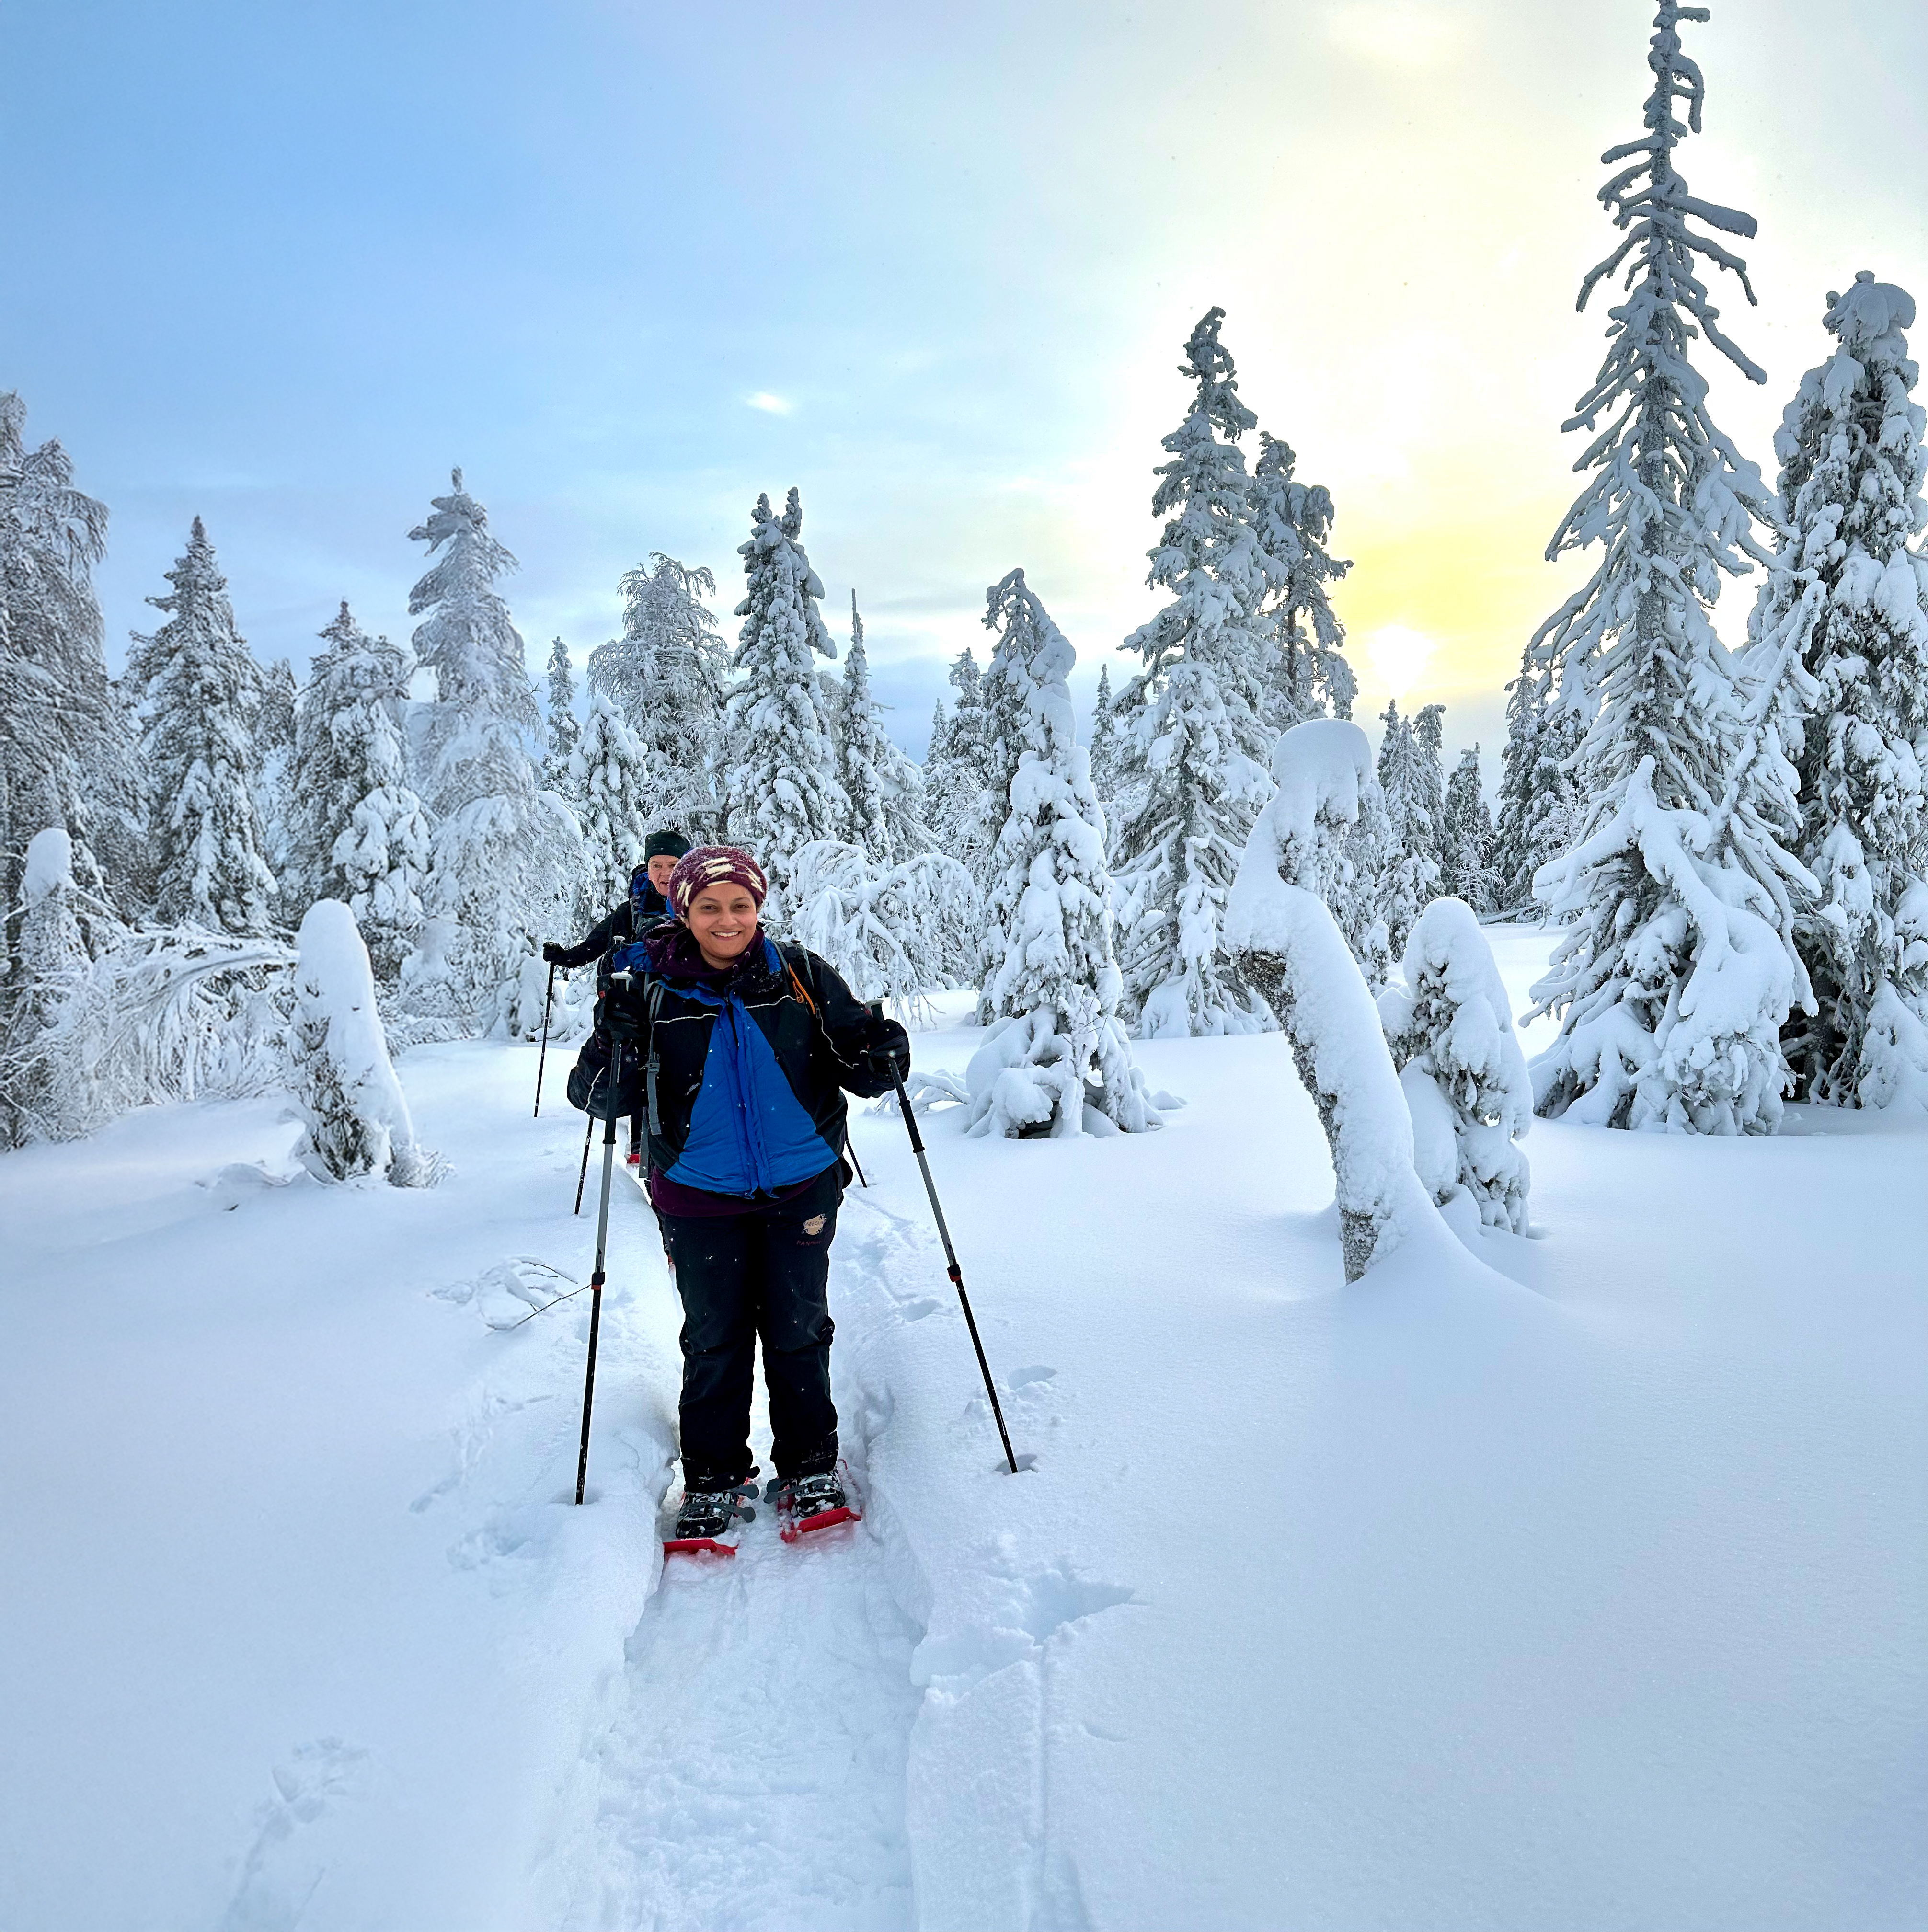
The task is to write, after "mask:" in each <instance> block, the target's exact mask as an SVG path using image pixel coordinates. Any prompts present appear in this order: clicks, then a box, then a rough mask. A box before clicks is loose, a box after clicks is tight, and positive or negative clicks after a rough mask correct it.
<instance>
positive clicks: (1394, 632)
mask: <svg viewBox="0 0 1928 1932" xmlns="http://www.w3.org/2000/svg"><path fill="white" fill-rule="evenodd" d="M1432 653H1433V641H1432V639H1431V638H1430V637H1428V636H1427V635H1426V633H1425V632H1424V631H1415V630H1414V629H1413V628H1411V625H1406V624H1382V625H1381V626H1380V627H1379V628H1378V630H1376V631H1374V632H1373V633H1372V635H1371V637H1369V638H1367V640H1366V655H1367V656H1368V657H1369V658H1371V659H1372V669H1373V670H1374V672H1375V674H1376V675H1377V676H1378V679H1379V682H1381V684H1382V685H1384V686H1385V688H1386V689H1387V691H1388V692H1390V694H1391V695H1392V696H1393V697H1405V694H1406V693H1407V692H1408V691H1410V690H1411V688H1413V686H1414V685H1416V684H1417V683H1418V682H1419V681H1420V678H1421V676H1423V675H1424V673H1425V671H1426V665H1427V664H1428V662H1429V661H1430V659H1431V658H1432Z"/></svg>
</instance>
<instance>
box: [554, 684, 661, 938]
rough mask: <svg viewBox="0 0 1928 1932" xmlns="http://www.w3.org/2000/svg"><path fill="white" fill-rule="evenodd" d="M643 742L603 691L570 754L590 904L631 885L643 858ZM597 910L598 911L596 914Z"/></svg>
mask: <svg viewBox="0 0 1928 1932" xmlns="http://www.w3.org/2000/svg"><path fill="white" fill-rule="evenodd" d="M646 780H647V764H646V755H645V754H644V751H643V747H642V746H641V745H640V744H639V743H638V742H637V739H636V736H635V733H634V732H632V731H631V730H630V728H629V727H628V725H627V724H625V723H624V722H623V720H622V716H621V715H620V714H619V712H617V710H616V706H614V705H613V703H611V702H610V700H609V699H608V697H606V696H605V695H604V694H603V693H602V692H601V691H598V692H597V693H596V694H595V696H594V697H592V698H591V699H590V700H589V721H588V723H587V724H585V725H584V726H583V733H582V736H581V737H580V739H578V740H577V745H576V748H575V749H574V751H572V752H571V754H570V757H569V769H568V777H567V780H566V783H565V795H566V796H567V797H568V799H569V801H570V802H571V804H572V805H574V807H575V809H576V817H577V820H579V821H580V823H581V826H582V828H583V864H584V868H585V873H586V877H585V880H584V889H585V890H586V892H587V894H588V902H589V906H591V907H599V908H603V909H607V907H610V906H611V905H613V904H615V903H616V901H617V900H619V899H620V898H622V896H623V895H624V894H625V892H628V889H629V880H630V877H631V874H633V873H634V871H635V869H636V868H637V866H638V865H641V864H642V862H643V838H644V836H645V834H644V832H643V824H644V822H645V820H646V818H647V817H648V813H649V799H648V797H647V796H646V793H645V790H644V786H645V784H646ZM598 916H600V913H598Z"/></svg>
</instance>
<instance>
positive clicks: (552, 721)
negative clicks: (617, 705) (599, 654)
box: [542, 637, 582, 791]
mask: <svg viewBox="0 0 1928 1932" xmlns="http://www.w3.org/2000/svg"><path fill="white" fill-rule="evenodd" d="M548 683H549V707H548V709H549V736H548V748H549V755H548V756H547V757H546V758H544V760H543V761H542V781H543V783H544V784H546V785H547V787H549V789H550V790H551V791H562V790H565V789H566V788H567V787H568V773H569V754H570V753H571V751H574V749H575V748H576V740H577V738H579V737H580V736H581V735H582V727H581V726H580V724H578V723H577V721H576V673H575V670H574V667H572V666H571V664H570V662H569V647H568V645H567V644H565V643H563V641H562V639H561V638H560V637H557V638H555V639H553V640H552V641H551V643H550V646H549V673H548Z"/></svg>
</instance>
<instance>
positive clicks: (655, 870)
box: [649, 852, 676, 898]
mask: <svg viewBox="0 0 1928 1932" xmlns="http://www.w3.org/2000/svg"><path fill="white" fill-rule="evenodd" d="M675 870H676V857H675V855H674V854H673V853H669V852H658V853H657V854H656V856H655V858H653V859H651V860H650V861H649V883H650V884H652V886H655V888H656V889H657V891H658V892H661V894H662V895H663V896H664V898H667V897H668V896H669V892H670V874H671V873H672V872H673V871H675Z"/></svg>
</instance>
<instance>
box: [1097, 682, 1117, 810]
mask: <svg viewBox="0 0 1928 1932" xmlns="http://www.w3.org/2000/svg"><path fill="white" fill-rule="evenodd" d="M1115 709H1116V707H1115V706H1114V703H1113V702H1112V698H1111V666H1110V665H1109V664H1100V665H1099V667H1098V695H1097V697H1096V699H1095V700H1093V703H1092V706H1091V789H1092V790H1093V791H1095V792H1096V793H1097V794H1098V802H1099V804H1100V805H1105V806H1106V807H1108V806H1109V805H1110V804H1111V797H1112V794H1113V791H1114V788H1115V786H1116V784H1117V717H1116V715H1115ZM1106 817H1107V818H1109V817H1110V813H1109V811H1107V813H1106Z"/></svg>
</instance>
